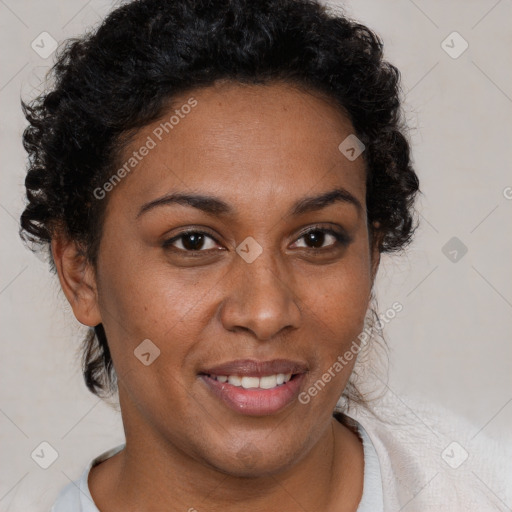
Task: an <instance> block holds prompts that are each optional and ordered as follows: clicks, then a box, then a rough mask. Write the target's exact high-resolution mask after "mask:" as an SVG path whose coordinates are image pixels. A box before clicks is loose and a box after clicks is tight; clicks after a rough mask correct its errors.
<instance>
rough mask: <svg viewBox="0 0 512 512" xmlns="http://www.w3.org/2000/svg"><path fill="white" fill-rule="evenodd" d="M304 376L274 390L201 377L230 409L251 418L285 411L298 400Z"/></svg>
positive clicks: (301, 375)
mask: <svg viewBox="0 0 512 512" xmlns="http://www.w3.org/2000/svg"><path fill="white" fill-rule="evenodd" d="M304 376H305V374H304V373H301V374H298V375H296V376H295V377H293V378H292V379H290V380H289V381H288V382H286V383H285V384H281V385H280V386H276V387H275V388H272V389H260V388H252V389H244V388H242V387H238V386H233V385H232V384H229V383H228V382H219V381H218V380H216V379H212V378H211V377H209V376H208V375H200V377H201V379H202V380H203V382H205V383H206V385H207V386H208V389H210V390H211V391H212V392H213V394H214V395H215V396H217V397H218V398H220V399H221V400H222V401H223V402H224V403H225V404H226V405H227V406H228V407H229V408H230V409H232V410H234V411H236V412H238V413H240V414H246V415H249V416H268V415H270V414H275V413H277V412H279V411H281V410H282V409H284V408H285V407H286V406H287V405H289V404H290V403H291V402H293V401H294V400H295V399H296V398H297V396H298V394H299V389H300V386H301V384H302V381H303V379H304Z"/></svg>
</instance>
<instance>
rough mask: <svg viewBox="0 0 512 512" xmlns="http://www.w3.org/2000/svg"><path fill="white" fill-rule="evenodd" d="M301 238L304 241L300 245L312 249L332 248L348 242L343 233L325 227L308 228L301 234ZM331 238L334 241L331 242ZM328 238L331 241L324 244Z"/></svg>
mask: <svg viewBox="0 0 512 512" xmlns="http://www.w3.org/2000/svg"><path fill="white" fill-rule="evenodd" d="M301 239H304V243H305V245H304V246H302V247H304V248H306V249H313V250H315V249H322V248H332V247H336V246H338V245H348V244H349V243H350V239H349V238H348V237H347V236H346V235H345V234H343V233H338V232H337V231H334V230H332V229H325V228H313V229H310V230H309V231H306V232H305V233H303V234H302V235H301V237H300V238H299V240H301ZM333 239H334V242H332V240H333ZM329 240H331V243H327V245H324V244H325V243H326V242H329Z"/></svg>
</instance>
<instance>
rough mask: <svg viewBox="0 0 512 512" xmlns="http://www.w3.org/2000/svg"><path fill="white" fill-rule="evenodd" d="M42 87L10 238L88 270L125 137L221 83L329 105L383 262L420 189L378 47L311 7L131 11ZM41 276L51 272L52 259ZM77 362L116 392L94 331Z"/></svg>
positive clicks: (354, 26) (69, 57) (98, 384)
mask: <svg viewBox="0 0 512 512" xmlns="http://www.w3.org/2000/svg"><path fill="white" fill-rule="evenodd" d="M49 78H50V79H51V80H50V81H49V82H51V87H50V90H47V91H46V92H45V93H43V94H41V95H40V96H39V97H37V98H36V99H34V100H32V101H30V102H29V103H25V102H24V101H23V100H22V101H21V105H22V109H23V113H24V115H25V117H26V119H27V120H28V122H29V126H28V127H27V128H26V129H25V131H24V133H23V145H24V148H25V149H26V151H27V152H28V155H29V165H28V172H27V176H26V180H25V185H26V195H27V199H28V204H27V205H26V208H25V210H24V211H23V213H22V215H21V229H20V234H21V236H22V238H23V239H24V240H25V241H26V242H27V243H30V244H33V243H35V244H36V246H38V247H40V245H42V246H44V247H45V248H47V249H48V248H49V245H50V242H51V239H52V237H53V236H54V235H55V233H56V232H57V230H59V231H61V232H63V233H65V234H66V235H67V236H69V237H71V238H72V239H73V240H75V241H76V242H77V243H79V244H80V245H81V247H83V248H84V253H85V254H86V255H87V258H88V259H89V261H90V262H91V263H92V264H94V265H95V264H96V256H97V252H98V246H99V241H100V239H101V226H102V215H103V214H104V210H105V206H106V202H107V201H99V200H97V199H96V197H95V195H94V193H93V191H94V190H95V189H97V187H99V186H101V184H104V183H105V182H106V180H107V179H108V177H109V176H112V174H113V170H115V169H116V167H117V166H118V165H119V162H120V155H121V151H122V149H123V147H125V145H126V143H127V141H128V140H129V139H130V137H131V136H133V135H134V134H136V133H137V130H138V129H140V128H141V127H143V126H145V125H147V124H149V123H150V122H152V121H154V120H156V119H158V118H159V117H161V116H162V115H163V114H164V113H165V111H166V109H167V108H168V106H169V104H170V101H172V99H173V98H174V97H175V96H176V95H178V94H181V93H185V92H187V91H191V90H192V89H194V88H198V87H207V86H209V85H212V84H214V83H215V82H216V81H218V80H232V81H234V82H237V83H246V84H267V83H271V82H276V81H281V82H282V81H284V82H286V83H289V84H291V85H294V86H297V87H300V88H302V89H305V90H308V91H313V92H318V93H321V94H322V95H323V96H325V97H327V98H329V99H330V101H331V102H332V103H333V104H334V105H336V106H338V107H339V108H340V109H341V110H342V111H343V113H344V114H345V115H346V116H348V118H349V119H350V121H351V123H352V125H353V127H354V130H355V134H356V135H357V137H358V138H359V139H360V140H361V141H362V142H363V144H364V145H365V151H364V153H363V159H364V162H365V166H366V174H367V179H366V185H367V192H366V202H367V216H368V228H369V233H370V236H371V237H372V239H373V236H374V235H375V234H376V233H377V232H378V235H379V236H378V240H379V242H378V243H379V251H380V252H391V251H398V250H401V249H403V248H404V247H405V246H406V245H407V244H408V243H409V242H410V241H411V239H412V234H413V232H414V230H415V229H416V227H417V223H416V222H415V220H414V215H413V214H414V210H413V207H414V198H415V194H416V192H417V191H419V182H418V178H417V175H416V173H415V171H414V169H413V167H412V164H411V160H410V147H409V143H408V141H407V138H406V136H405V126H404V124H403V121H402V114H401V108H400V106H401V101H400V92H401V91H400V85H399V83H400V73H399V71H398V70H397V69H396V68H395V67H394V66H393V65H391V64H390V63H388V62H387V61H385V60H384V59H383V45H382V42H381V40H380V38H379V37H378V36H377V35H375V34H374V33H373V32H372V31H371V30H370V29H369V28H367V27H366V26H364V25H362V24H359V23H357V22H356V21H354V20H351V19H349V18H348V17H346V16H345V15H344V14H342V13H341V12H336V11H334V10H333V9H332V8H330V7H327V6H325V5H323V4H321V3H320V2H319V1H315V0H135V1H131V2H128V3H125V4H123V5H122V6H121V7H119V8H117V9H116V10H114V11H112V12H111V13H110V14H109V15H108V16H107V17H106V18H105V20H104V21H103V22H102V23H101V25H100V26H99V28H97V29H96V30H94V31H92V32H90V33H86V34H85V35H84V36H83V37H80V38H73V39H68V40H67V41H66V42H65V44H63V45H61V47H60V48H59V51H58V52H57V58H56V63H55V64H54V66H53V67H52V69H51V72H50V74H49ZM374 222H378V225H377V227H375V226H374V224H373V223H374ZM50 264H51V267H52V270H53V271H55V265H54V262H53V260H52V258H51V252H50ZM82 364H83V373H84V378H85V382H86V384H87V386H88V388H89V389H90V390H91V391H92V392H93V393H95V394H97V395H98V396H101V394H102V393H103V392H108V393H109V394H111V393H112V392H113V391H115V389H116V386H115V380H116V376H115V372H114V369H113V364H112V360H111V357H110V352H109V348H108V343H107V339H106V336H105V331H104V329H103V326H102V325H101V324H100V325H98V326H96V327H95V328H92V329H90V331H89V336H88V338H87V339H86V342H85V346H84V350H83V360H82Z"/></svg>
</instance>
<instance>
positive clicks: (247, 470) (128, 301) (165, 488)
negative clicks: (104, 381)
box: [52, 82, 379, 512]
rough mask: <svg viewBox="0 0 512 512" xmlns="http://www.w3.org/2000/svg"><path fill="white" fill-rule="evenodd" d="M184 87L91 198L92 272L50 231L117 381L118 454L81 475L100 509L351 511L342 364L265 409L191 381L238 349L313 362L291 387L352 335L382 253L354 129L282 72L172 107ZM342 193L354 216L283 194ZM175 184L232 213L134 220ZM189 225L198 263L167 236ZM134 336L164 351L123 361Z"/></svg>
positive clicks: (79, 311) (191, 212)
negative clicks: (248, 257) (317, 236)
mask: <svg viewBox="0 0 512 512" xmlns="http://www.w3.org/2000/svg"><path fill="white" fill-rule="evenodd" d="M191 96H193V97H194V98H195V99H196V100H197V101H198V104H197V106H196V107H195V108H194V109H192V111H191V112H190V113H189V114H188V115H187V116H186V117H185V118H184V119H181V120H180V123H179V124H178V125H176V126H175V127H174V129H173V130H172V131H171V132H170V133H169V134H166V135H165V136H164V137H163V139H162V141H161V142H159V143H158V145H157V146H156V147H155V148H154V149H152V150H151V151H150V152H149V154H148V155H147V156H146V157H144V159H143V160H142V161H141V162H140V163H139V164H138V165H137V167H136V169H135V170H134V171H132V172H131V174H130V175H129V176H127V177H126V178H124V179H123V180H122V181H121V183H119V184H118V185H117V186H116V187H115V189H114V190H113V191H111V192H110V193H109V194H108V197H107V198H106V199H104V200H108V205H107V209H106V215H105V220H104V226H103V233H102V238H101V243H100V248H99V254H98V260H97V267H96V268H93V267H92V265H91V264H90V263H88V262H87V261H86V260H84V258H83V256H82V255H81V254H82V253H81V252H80V251H79V248H78V247H77V246H76V244H75V243H74V242H73V241H72V240H67V239H66V238H65V237H63V236H60V235H56V236H55V237H54V239H53V241H52V250H53V255H54V259H55V261H56V265H57V269H58V273H59V278H60V282H61V285H62V288H63V290H64V292H65V294H66V296H67V298H68V300H69V302H70V304H71V306H72V308H73V311H74V314H75V316H76V318H77V319H78V320H79V321H80V322H81V323H82V324H85V325H89V326H94V325H97V324H98V323H100V322H101V323H102V324H103V326H104V328H105V331H106V333H107V338H108V340H109V346H110V350H111V354H112V358H113V361H114V366H115V369H116V372H117V374H118V381H119V399H120V405H121V411H122V418H123V424H124V428H125V434H126V448H125V449H124V450H123V451H121V452H120V453H119V454H117V455H115V456H113V457H111V458H110V459H108V460H107V461H105V462H103V463H101V464H99V465H98V466H95V467H94V468H93V469H92V470H91V473H90V476H89V487H90V490H91V494H92V496H93V498H94V500H95V502H96V504H97V506H98V508H99V509H100V510H102V512H117V511H123V512H129V511H157V510H158V511H161V510H166V511H178V510H180V511H187V510H194V509H195V510H197V511H198V512H201V511H220V510H222V511H224V512H229V511H235V510H240V507H241V506H242V508H243V510H244V511H247V512H252V511H274V510H276V511H277V510H290V511H292V510H293V511H295V510H300V511H302V510H305V511H326V510H327V511H344V512H349V511H355V510H356V509H357V505H358V503H359V501H360V499H361V495H362V489H363V468H364V465H363V464H364V462H363V447H362V444H361V441H360V440H359V438H358V436H357V435H356V434H354V433H353V432H352V431H350V430H349V429H348V428H346V427H345V426H343V425H342V424H340V423H339V422H338V421H337V420H335V419H334V418H333V417H332V411H333V409H334V406H335V404H336V402H337V400H338V398H339V396H340V395H341V393H342V391H343V389H344V388H345V386H346V383H347V381H348V379H349V377H350V373H351V371H352V369H353V366H354V363H355V359H353V360H352V361H351V362H350V363H349V364H347V365H346V366H345V367H344V368H343V370H342V371H340V372H338V373H336V376H335V377H334V378H333V379H332V380H331V382H329V383H328V384H327V385H326V386H325V388H324V389H323V390H322V391H321V392H319V393H318V394H317V395H316V396H315V397H313V398H312V399H311V401H310V402H309V403H308V404H305V405H304V404H301V403H300V402H299V401H298V400H295V401H294V402H292V403H291V404H289V405H288V406H287V407H286V408H285V409H283V410H282V411H280V412H278V413H276V414H272V415H268V416H259V417H254V416H247V415H243V414H240V413H238V412H236V411H233V410H231V409H229V408H227V407H226V405H224V403H223V402H221V401H220V400H219V399H218V398H216V397H215V396H213V395H212V394H211V392H210V391H209V390H208V389H207V387H206V386H205V385H204V382H202V380H201V379H200V378H199V377H198V371H199V370H200V369H201V368H205V366H206V367H208V366H209V367H212V366H215V365H217V364H220V363H224V362H227V361H231V360H234V359H244V358H252V359H261V360H270V359H275V358H284V359H292V360H299V361H303V362H305V363H306V364H307V366H308V372H307V374H306V378H305V381H304V383H303V386H302V389H301V391H304V390H307V388H309V387H310V386H311V385H312V384H313V383H314V382H315V381H317V380H318V379H319V378H321V376H322V374H323V373H324V372H326V371H327V369H328V368H329V367H331V366H332V365H333V363H334V362H335V361H336V359H337V357H338V356H340V355H341V354H343V353H344V352H345V351H346V350H348V348H349V347H350V345H351V344H352V342H353V341H354V340H357V335H358V334H359V333H360V332H361V331H362V329H363V324H364V317H365V313H366V311H367V308H368V306H369V300H370V295H371V290H372V286H373V282H374V278H375V274H376V272H377V269H378V264H379V252H378V250H377V247H376V244H375V245H374V246H373V247H371V246H370V238H369V231H368V226H367V218H366V203H365V196H366V185H365V169H364V162H363V159H362V157H360V158H357V159H356V160H354V161H352V162H351V161H349V160H348V159H347V158H345V156H344V155H343V154H342V153H341V152H340V151H339V150H338V145H339V144H340V142H341V141H343V140H344V139H345V138H346V137H347V136H348V135H349V134H351V133H354V129H353V127H352V125H351V123H350V122H349V120H348V119H347V118H346V117H345V116H344V115H343V114H342V112H341V111H340V110H339V109H337V108H335V107H334V106H333V104H332V102H331V103H329V102H328V101H326V100H325V99H323V98H322V97H321V96H320V95H318V94H313V93H308V92H304V91H302V90H299V89H296V88H294V87H291V86H289V85H286V84H282V83H273V84H271V85H264V86H262V85H259V86H242V85H240V84H233V83H229V82H227V83H226V82H220V83H218V84H216V85H215V86H210V87H207V88H203V89H198V90H194V91H191V92H189V93H188V94H184V95H183V96H180V97H178V98H175V102H174V105H175V106H177V108H179V106H180V105H183V104H185V103H186V101H187V99H188V98H190V97H191ZM171 114H172V111H170V113H166V115H165V116H163V118H162V119H164V120H167V119H168V118H169V116H170V115H171ZM160 122H161V120H159V121H156V122H155V123H152V124H151V125H148V126H146V127H145V128H143V129H142V130H141V131H140V132H139V133H138V134H137V136H136V137H135V139H134V140H133V141H132V143H131V145H130V146H129V147H128V148H126V155H128V156H129V155H130V154H131V153H132V151H134V150H136V149H137V148H140V147H141V146H142V145H143V144H144V142H145V141H146V140H147V137H148V135H151V134H152V133H153V130H154V129H155V128H156V127H157V126H158V125H159V124H160ZM339 187H342V188H344V189H345V190H347V191H348V192H349V193H350V194H352V195H353V196H354V197H355V198H356V199H357V200H358V201H359V203H360V204H361V207H362V208H361V210H358V209H357V208H356V207H355V206H354V205H353V204H351V203H349V202H336V203H333V204H331V205H329V206H327V207H325V208H322V209H320V210H318V211H312V212H308V213H305V214H302V215H300V216H291V215H289V210H290V208H291V205H292V204H293V203H295V201H297V200H299V199H302V198H304V197H307V196H312V195H319V194H321V193H323V192H327V191H331V190H332V189H334V188H339ZM177 191H179V192H186V193H190V192H195V193H203V194H209V195H214V196H216V197H218V198H220V199H222V200H223V201H225V202H227V203H229V205H231V206H232V207H233V208H234V209H235V212H236V213H235V214H234V215H233V216H227V217H225V218H224V217H223V216H220V215H208V214H206V213H205V212H202V211H200V210H198V209H195V208H193V207H190V206H184V205H178V204H173V205H165V206H159V207H155V208H153V209H151V210H148V211H147V212H146V213H144V214H142V215H139V216H138V214H139V211H140V209H141V207H142V206H143V205H144V204H146V203H148V202H149V201H153V200H155V199H157V198H160V197H161V196H164V195H166V194H169V193H171V192H177ZM318 224H320V226H319V227H318V229H319V228H332V229H335V230H345V231H346V233H347V234H348V236H349V237H350V238H351V241H350V243H349V244H348V245H346V246H344V245H342V244H338V243H337V242H336V239H335V238H334V237H333V236H332V235H330V234H328V233H325V236H324V238H323V242H319V245H320V247H318V246H317V248H315V246H314V243H311V241H309V242H308V237H304V236H302V231H303V229H304V228H314V227H317V225H318ZM189 227H194V228H197V229H198V230H199V231H202V232H206V233H207V235H208V236H213V239H212V238H208V237H206V238H205V241H204V243H203V245H202V246H201V245H200V244H199V245H198V246H197V247H199V250H197V251H196V253H199V255H198V257H192V256H187V255H186V254H185V248H184V247H185V246H184V245H182V244H185V243H187V242H188V243H189V246H190V238H187V239H185V240H184V239H183V238H181V239H178V240H176V241H175V242H174V247H175V250H174V251H172V249H170V248H169V247H167V248H164V247H163V246H162V244H163V242H164V241H165V240H169V239H171V238H173V237H175V236H177V235H178V234H180V232H182V231H184V229H185V228H189ZM248 236H251V237H253V238H254V239H255V240H256V241H257V242H258V244H259V245H260V246H261V247H262V249H263V252H262V253H261V254H260V255H259V256H258V257H257V258H256V260H255V261H253V262H252V263H248V262H246V261H245V260H244V259H243V258H242V257H240V256H239V255H238V254H237V253H236V252H235V248H236V247H237V246H238V245H239V244H240V243H241V242H242V241H243V240H244V239H245V238H246V237H248ZM180 250H181V252H180ZM201 251H202V252H201ZM189 253H190V250H189ZM145 339H150V340H151V341H152V342H153V343H154V344H155V345H156V346H157V347H158V348H159V350H160V355H159V357H158V358H157V359H155V361H154V362H153V363H152V364H150V365H149V366H145V365H143V364H141V362H140V361H139V360H138V359H137V358H136V357H135V356H134V349H135V348H136V347H137V346H138V345H139V344H140V343H141V342H142V340H145Z"/></svg>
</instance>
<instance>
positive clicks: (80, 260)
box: [51, 233, 101, 327]
mask: <svg viewBox="0 0 512 512" xmlns="http://www.w3.org/2000/svg"><path fill="white" fill-rule="evenodd" d="M51 249H52V255H53V260H54V262H55V267H56V269H57V273H58V275H59V281H60V285H61V287H62V291H63V292H64V294H65V295H66V298H67V299H68V302H69V303H70V305H71V308H72V309H73V313H74V315H75V317H76V319H77V320H78V321H79V322H80V323H81V324H83V325H88V326H90V327H94V326H95V325H98V324H100V323H101V315H100V311H99V307H98V293H97V286H96V277H95V273H94V269H93V267H92V265H91V264H90V263H89V262H88V261H87V258H86V256H85V254H84V252H83V251H82V250H81V248H80V247H79V246H78V244H77V243H76V242H75V241H74V240H70V239H69V238H67V237H65V236H64V235H62V234H61V233H59V234H56V235H55V236H54V237H53V238H52V242H51Z"/></svg>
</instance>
